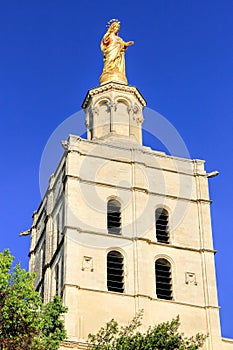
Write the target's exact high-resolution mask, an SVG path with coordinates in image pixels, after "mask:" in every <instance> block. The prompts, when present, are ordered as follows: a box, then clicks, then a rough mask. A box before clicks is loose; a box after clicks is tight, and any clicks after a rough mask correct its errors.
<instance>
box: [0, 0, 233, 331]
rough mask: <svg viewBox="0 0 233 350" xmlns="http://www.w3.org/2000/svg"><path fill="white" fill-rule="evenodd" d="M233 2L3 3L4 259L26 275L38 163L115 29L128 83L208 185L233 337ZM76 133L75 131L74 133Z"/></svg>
mask: <svg viewBox="0 0 233 350" xmlns="http://www.w3.org/2000/svg"><path fill="white" fill-rule="evenodd" d="M232 13H233V2H232V0H204V1H203V0H176V1H175V0H156V1H155V0H151V1H149V0H144V1H133V0H128V1H121V0H119V1H114V2H113V1H105V0H99V1H95V0H89V1H76V0H69V1H64V0H63V1H61V0H57V1H51V0H46V1H45V0H41V1H29V0H24V1H19V0H18V1H16V0H9V1H1V11H0V48H1V55H0V113H1V121H2V124H1V138H0V142H1V169H2V170H1V173H0V177H1V178H0V186H1V204H0V205H1V208H0V213H1V219H0V232H1V236H0V237H1V240H0V249H3V248H5V247H9V248H10V249H11V251H12V253H13V254H14V255H15V257H16V258H17V260H19V261H21V263H22V266H23V267H27V263H28V261H27V253H28V248H29V238H28V237H26V238H20V237H19V236H18V234H19V232H20V231H22V230H26V229H28V228H29V227H30V225H31V214H32V212H33V211H34V210H35V209H36V208H37V206H38V204H39V202H40V192H39V184H38V175H39V164H40V158H41V154H42V152H43V149H44V146H45V143H46V141H47V139H48V138H49V136H50V134H51V133H52V132H53V131H54V129H55V128H56V127H57V126H58V125H59V124H60V123H61V122H62V121H63V120H64V119H66V118H67V117H68V116H70V115H71V114H73V113H75V112H77V111H79V110H80V107H81V103H82V101H83V99H84V97H85V94H86V92H87V90H88V89H90V88H93V87H95V86H97V85H98V78H99V76H100V74H101V69H102V55H101V52H100V50H99V42H100V39H101V37H102V36H103V34H104V31H105V24H106V21H107V20H109V19H110V18H115V17H116V18H119V19H120V20H121V22H122V29H121V36H122V37H123V38H124V39H125V40H134V41H135V45H134V46H133V47H131V48H130V49H129V50H128V52H127V76H128V80H129V83H130V84H132V85H136V86H137V87H138V88H139V89H140V91H141V92H142V94H143V95H144V97H145V98H146V100H147V102H148V107H150V108H152V109H154V110H156V111H158V112H159V113H161V114H162V115H163V116H165V117H166V118H168V120H170V122H171V123H172V124H173V125H174V126H175V128H176V129H177V130H178V131H179V133H180V135H181V136H182V138H183V140H184V141H185V143H186V145H187V147H188V149H189V152H190V154H191V157H192V158H200V159H205V160H206V169H207V170H208V171H212V170H218V171H219V172H220V175H219V176H218V177H216V178H213V179H211V180H210V193H211V199H212V200H213V204H212V208H211V209H212V223H213V236H214V245H215V249H217V251H218V253H217V254H216V270H217V280H218V292H219V304H220V306H221V323H222V334H223V336H225V337H232V338H233V322H232V314H233V298H232V292H233V273H232V271H233V254H232V246H233V203H232V198H233V186H232V174H233V161H232V152H233V137H232V134H233V114H232V111H233V84H232V78H233V68H232V67H233V65H232V62H233V49H232V37H233V24H232ZM73 133H74V134H75V130H73Z"/></svg>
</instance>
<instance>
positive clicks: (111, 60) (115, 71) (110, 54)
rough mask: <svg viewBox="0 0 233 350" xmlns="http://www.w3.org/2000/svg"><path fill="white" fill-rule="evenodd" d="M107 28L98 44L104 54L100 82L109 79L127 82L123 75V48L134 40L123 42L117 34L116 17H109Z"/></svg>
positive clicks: (118, 28)
mask: <svg viewBox="0 0 233 350" xmlns="http://www.w3.org/2000/svg"><path fill="white" fill-rule="evenodd" d="M107 28H108V29H107V33H106V34H105V35H104V37H103V39H102V41H101V45H100V48H101V51H102V52H103V55H104V68H103V72H102V74H101V77H100V84H103V83H107V82H109V81H116V82H119V83H123V84H128V81H127V78H126V75H125V50H127V48H128V46H130V45H133V44H134V42H133V41H128V42H125V41H124V40H123V39H121V38H120V37H119V36H118V32H119V30H120V22H119V21H118V20H117V19H111V20H110V21H109V22H108V24H107Z"/></svg>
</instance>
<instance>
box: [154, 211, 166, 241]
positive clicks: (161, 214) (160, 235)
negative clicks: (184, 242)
mask: <svg viewBox="0 0 233 350" xmlns="http://www.w3.org/2000/svg"><path fill="white" fill-rule="evenodd" d="M155 225H156V238H157V242H160V243H166V244H168V243H169V229H168V212H167V210H165V209H163V208H158V209H156V212H155Z"/></svg>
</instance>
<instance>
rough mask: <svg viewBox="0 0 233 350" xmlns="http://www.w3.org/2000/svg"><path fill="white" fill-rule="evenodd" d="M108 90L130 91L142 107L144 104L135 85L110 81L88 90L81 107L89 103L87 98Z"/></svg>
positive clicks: (144, 101)
mask: <svg viewBox="0 0 233 350" xmlns="http://www.w3.org/2000/svg"><path fill="white" fill-rule="evenodd" d="M109 90H115V91H121V92H126V93H127V92H128V93H131V94H133V95H134V96H135V97H136V98H137V99H138V101H139V102H140V104H141V105H142V106H143V107H145V106H146V100H145V99H144V97H143V96H142V94H141V93H140V92H139V90H138V89H137V88H136V87H135V86H131V85H124V84H120V83H114V82H110V83H107V84H103V85H101V86H98V87H96V88H93V89H90V90H88V92H87V94H86V97H85V99H84V101H83V104H82V108H83V109H85V108H86V107H87V106H88V103H89V100H90V98H91V97H93V96H95V95H98V94H101V93H103V92H107V91H109Z"/></svg>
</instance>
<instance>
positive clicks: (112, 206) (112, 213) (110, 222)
mask: <svg viewBox="0 0 233 350" xmlns="http://www.w3.org/2000/svg"><path fill="white" fill-rule="evenodd" d="M107 226H108V233H111V234H114V235H120V234H121V205H120V203H119V202H118V201H116V200H111V201H109V202H108V207H107Z"/></svg>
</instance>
